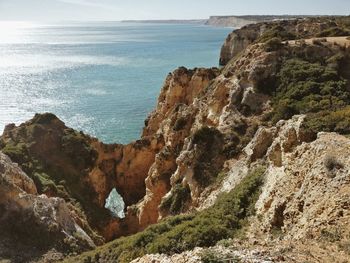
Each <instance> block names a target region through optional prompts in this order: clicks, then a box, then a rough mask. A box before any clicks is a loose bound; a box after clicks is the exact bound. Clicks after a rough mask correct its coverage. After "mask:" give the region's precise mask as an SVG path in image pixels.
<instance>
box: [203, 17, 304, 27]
mask: <svg viewBox="0 0 350 263" xmlns="http://www.w3.org/2000/svg"><path fill="white" fill-rule="evenodd" d="M305 17H309V16H291V15H282V16H274V15H268V16H211V17H210V18H209V19H208V20H207V22H206V23H205V24H206V25H209V26H219V27H234V28H241V27H243V26H245V25H249V24H255V23H259V22H269V21H274V20H289V19H296V18H305Z"/></svg>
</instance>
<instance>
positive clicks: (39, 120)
mask: <svg viewBox="0 0 350 263" xmlns="http://www.w3.org/2000/svg"><path fill="white" fill-rule="evenodd" d="M53 120H58V118H57V117H56V115H54V114H52V113H44V114H35V116H34V118H33V119H32V123H36V124H50V123H51V122H52V121H53Z"/></svg>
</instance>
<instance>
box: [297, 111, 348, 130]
mask: <svg viewBox="0 0 350 263" xmlns="http://www.w3.org/2000/svg"><path fill="white" fill-rule="evenodd" d="M303 125H304V128H305V129H307V130H310V131H312V132H314V133H318V132H320V131H325V132H338V133H340V134H350V106H347V107H344V108H342V109H339V110H334V111H328V110H326V111H321V112H318V113H314V114H309V115H307V116H306V118H305V122H304V124H303Z"/></svg>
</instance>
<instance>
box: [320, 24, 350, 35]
mask: <svg viewBox="0 0 350 263" xmlns="http://www.w3.org/2000/svg"><path fill="white" fill-rule="evenodd" d="M348 35H350V31H349V30H348V29H345V28H341V27H338V26H337V27H332V28H328V29H325V30H323V31H322V32H320V33H319V34H317V35H316V36H317V37H341V36H348Z"/></svg>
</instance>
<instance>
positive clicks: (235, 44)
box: [220, 18, 349, 66]
mask: <svg viewBox="0 0 350 263" xmlns="http://www.w3.org/2000/svg"><path fill="white" fill-rule="evenodd" d="M344 27H347V28H348V25H347V24H345V25H344V21H343V20H342V18H307V19H305V18H301V19H294V20H281V21H273V22H261V23H257V24H251V25H247V26H244V27H242V28H241V29H238V30H235V31H233V32H232V33H231V34H229V35H228V37H227V38H226V40H225V43H224V45H223V46H222V48H221V53H220V65H222V66H224V65H226V64H227V63H228V62H229V61H230V60H231V59H232V58H234V57H235V56H236V55H238V54H239V53H240V52H241V51H243V50H244V49H245V48H246V47H248V46H249V45H250V44H252V43H254V42H264V41H266V40H269V39H271V37H279V38H281V39H282V40H292V39H304V38H311V37H315V36H320V37H326V36H330V35H332V34H333V35H334V34H335V36H341V35H344V36H347V35H348V34H349V29H346V30H344V29H343V28H344ZM336 29H338V30H336ZM333 30H335V31H336V32H335V31H333Z"/></svg>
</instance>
